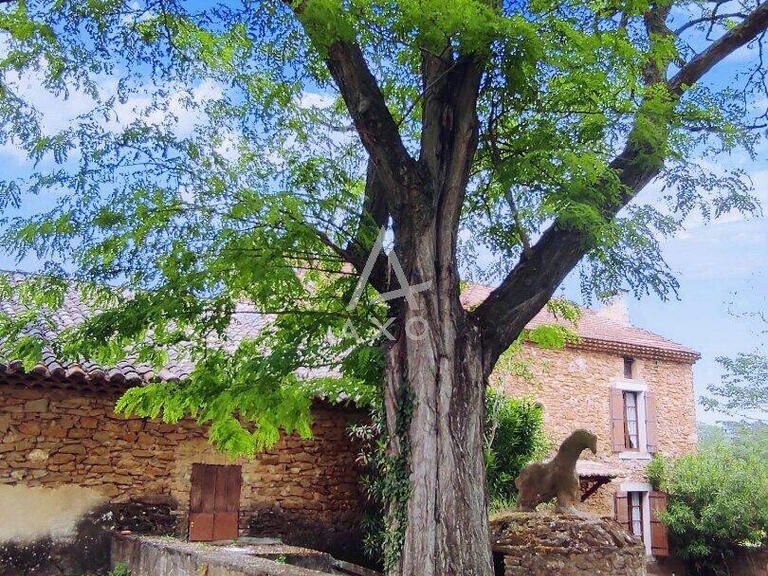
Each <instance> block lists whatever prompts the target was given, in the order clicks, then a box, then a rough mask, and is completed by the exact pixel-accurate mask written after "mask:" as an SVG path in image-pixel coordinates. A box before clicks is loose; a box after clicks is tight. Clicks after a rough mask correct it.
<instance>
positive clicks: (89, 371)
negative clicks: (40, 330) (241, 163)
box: [0, 286, 699, 559]
mask: <svg viewBox="0 0 768 576" xmlns="http://www.w3.org/2000/svg"><path fill="white" fill-rule="evenodd" d="M487 293H488V290H487V289H485V288H483V287H478V286H474V287H470V288H469V289H468V290H467V291H466V292H465V294H464V295H463V296H462V298H463V299H464V301H465V305H467V306H471V305H474V304H476V303H477V302H479V301H480V300H482V298H484V297H485V295H487ZM0 309H2V310H3V311H4V312H5V313H11V314H12V313H13V312H14V305H13V303H11V302H2V303H0ZM84 314H85V312H84V307H83V306H82V305H81V304H80V303H79V301H78V300H77V299H76V297H74V296H72V297H70V298H68V299H67V301H66V303H65V306H64V309H62V310H61V312H60V313H59V315H58V319H57V321H58V322H59V323H60V324H62V325H65V324H71V323H73V322H78V321H80V320H81V319H82V318H83V315H84ZM246 316H247V317H246ZM251 318H253V315H245V316H244V317H243V319H242V320H241V319H237V321H236V322H235V324H236V326H234V328H233V329H234V330H235V331H239V332H240V333H241V334H243V335H245V334H248V333H250V332H252V331H253V330H258V329H259V327H260V325H259V324H258V323H253V321H252V320H249V319H251ZM554 321H555V320H554V319H553V318H551V317H548V315H547V313H545V312H543V313H541V314H540V315H539V316H538V317H537V318H536V319H534V321H533V324H536V323H543V322H554ZM577 331H578V333H579V335H580V337H581V340H580V341H579V342H578V343H576V344H573V345H569V346H568V347H567V348H566V349H564V350H543V349H539V348H537V347H536V346H534V345H530V344H526V345H525V347H524V348H525V354H526V355H528V356H529V358H530V359H531V366H532V369H533V370H534V371H535V373H536V378H535V379H534V380H533V381H525V382H522V381H516V380H514V379H511V378H509V377H508V376H505V375H504V374H498V375H496V376H495V378H494V382H493V384H494V385H495V386H497V387H499V388H500V389H502V390H503V391H505V392H507V393H509V394H513V395H522V394H530V395H533V396H535V397H536V398H537V399H538V401H539V402H541V404H542V405H543V406H544V411H545V426H546V430H547V432H548V433H549V434H550V435H551V437H552V439H553V441H554V442H555V443H559V442H560V441H561V440H562V439H563V438H564V437H565V436H567V435H568V434H569V433H570V432H571V431H573V430H574V429H576V428H582V427H583V428H589V429H590V430H592V431H593V432H595V433H596V434H597V435H598V437H599V450H598V454H597V455H596V456H594V457H591V456H590V459H589V460H588V461H586V462H583V463H581V464H580V468H579V473H580V475H581V477H582V488H583V492H584V497H586V503H587V505H588V506H589V508H590V509H591V510H593V511H596V512H599V513H600V514H603V515H611V516H615V517H616V518H617V519H619V520H620V521H621V522H623V523H624V524H625V525H626V527H627V529H628V530H629V531H630V532H631V533H633V534H635V535H636V536H637V537H639V538H642V539H643V542H645V545H646V550H647V552H648V554H649V555H651V554H654V555H659V556H663V555H665V554H666V553H667V546H666V535H665V534H664V531H663V527H661V525H660V524H659V523H657V522H656V521H655V515H654V511H655V510H656V509H657V508H658V507H659V506H663V505H664V501H665V500H664V496H663V495H661V494H657V493H655V492H653V490H652V488H651V487H650V485H649V484H648V483H647V478H646V475H645V466H646V465H647V464H648V461H649V459H650V458H651V455H652V454H654V453H656V452H660V453H663V454H664V455H667V456H675V455H678V454H681V453H684V452H688V451H691V450H693V448H694V445H695V442H696V431H695V411H694V397H693V384H692V365H693V363H694V362H695V361H696V360H697V358H698V357H699V355H698V354H697V353H696V352H694V351H692V350H689V349H687V348H685V347H683V346H680V345H678V344H675V343H672V342H669V341H667V340H665V339H663V338H661V337H660V336H656V335H654V334H651V333H649V332H647V331H645V330H642V329H640V328H636V327H633V326H631V325H630V323H629V321H628V318H627V317H626V314H624V313H623V312H622V310H621V309H620V308H619V307H615V306H614V307H607V308H605V309H603V310H601V311H599V312H594V311H589V310H587V311H585V313H584V316H583V318H582V319H581V321H580V322H579V325H578V328H577ZM188 369H189V367H185V366H183V365H175V366H170V367H168V368H166V369H164V370H163V371H161V372H160V373H159V374H154V373H153V372H152V371H151V369H150V368H148V367H146V366H140V365H136V364H132V363H130V362H124V363H121V364H119V365H118V366H114V367H102V366H96V365H94V364H91V363H86V362H83V363H70V364H62V363H60V362H58V361H57V359H56V358H54V357H53V356H52V355H51V354H47V355H45V357H44V359H43V362H42V363H41V364H40V365H38V366H36V367H35V368H34V369H33V370H31V371H29V372H25V371H24V370H23V369H22V367H21V365H20V363H17V362H9V363H7V364H6V365H1V366H0V544H2V542H4V541H5V542H8V541H24V542H34V541H36V540H38V539H51V538H54V539H55V538H56V537H57V536H59V535H61V534H60V533H62V534H63V533H65V532H66V530H67V529H68V528H67V526H68V522H69V523H70V524H71V523H72V522H73V521H74V519H75V518H76V517H79V516H80V515H82V514H83V513H84V512H86V511H88V510H90V509H95V508H98V507H100V506H101V507H103V506H111V508H110V510H113V511H114V510H115V509H116V508H115V507H117V506H120V505H124V506H134V507H135V506H139V507H140V506H146V507H148V509H151V510H155V511H156V510H157V509H158V507H159V508H161V509H162V510H166V511H167V514H168V516H169V518H168V522H167V523H166V524H164V526H166V529H167V530H170V531H174V532H175V533H177V534H179V535H182V536H185V537H188V538H189V539H191V540H226V539H231V538H235V537H237V536H238V535H251V536H270V537H280V538H282V539H283V540H284V541H286V542H289V543H297V544H300V545H304V546H308V547H314V548H317V549H320V550H327V551H330V552H332V553H334V554H336V555H337V556H339V557H342V558H351V559H355V558H359V549H358V544H357V543H358V542H359V541H360V525H359V523H360V519H361V515H362V513H363V510H364V508H365V501H364V496H363V494H362V491H361V488H360V484H359V475H360V473H361V468H360V465H359V464H358V458H357V456H358V452H359V449H358V447H357V446H355V445H354V444H353V442H352V441H351V440H350V438H349V436H348V434H347V428H348V426H349V424H350V423H351V422H353V421H360V420H361V419H364V418H365V417H366V415H365V413H363V412H362V411H360V410H358V409H355V407H353V406H350V405H345V404H340V403H329V402H327V401H321V400H318V401H317V402H316V403H315V405H314V408H313V411H314V426H313V433H314V438H313V439H311V440H302V439H300V438H299V437H297V436H287V437H283V438H282V439H281V440H280V441H279V443H278V444H277V446H275V448H274V449H271V450H268V451H266V452H264V453H261V454H258V455H257V456H256V457H255V458H254V459H252V460H245V459H238V460H234V461H233V460H230V459H229V458H228V457H226V456H224V455H222V454H220V453H218V452H217V451H216V450H215V449H214V448H213V447H212V446H211V445H210V444H208V442H207V440H206V431H205V430H204V429H202V428H200V427H199V426H197V425H196V424H195V423H194V422H192V421H182V422H180V423H179V424H178V425H170V424H165V423H162V422H159V421H153V420H148V419H138V418H124V417H122V416H120V415H116V414H114V413H113V410H112V408H113V406H114V403H115V401H116V400H117V398H118V397H119V396H120V394H121V393H122V392H123V391H124V390H126V389H127V388H128V387H132V386H140V385H142V384H143V383H145V382H148V381H152V380H172V379H176V378H183V377H184V375H185V370H188ZM44 503H48V504H44ZM51 503H53V504H51ZM14 515H16V518H14ZM22 518H23V521H21V519H22ZM129 527H130V526H129ZM134 529H135V527H134ZM64 535H66V534H64Z"/></svg>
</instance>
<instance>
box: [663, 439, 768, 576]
mask: <svg viewBox="0 0 768 576" xmlns="http://www.w3.org/2000/svg"><path fill="white" fill-rule="evenodd" d="M746 446H747V444H745V443H744V441H743V440H739V441H736V440H734V439H731V438H727V437H717V438H715V439H714V440H710V441H709V442H707V443H705V444H703V445H702V446H700V449H699V451H698V453H696V454H691V455H687V456H683V457H681V458H679V459H677V460H676V461H674V462H672V463H669V464H666V463H664V461H662V460H660V459H657V460H654V461H653V462H652V463H651V466H649V477H650V478H651V482H652V483H653V484H654V486H660V487H661V488H663V489H665V491H666V492H668V493H669V505H668V508H667V511H666V512H663V513H661V514H660V518H661V520H662V522H664V523H665V524H666V525H667V526H668V527H669V534H670V539H671V544H672V548H673V552H674V553H675V555H677V556H678V557H680V558H682V559H683V560H685V561H686V562H687V564H688V565H689V568H690V569H691V571H692V572H693V573H696V574H720V573H726V572H727V568H726V566H727V562H728V559H729V558H732V557H733V555H734V553H736V552H737V551H738V550H740V549H743V548H747V547H754V546H765V545H768V461H766V460H765V459H764V458H762V457H761V456H760V451H761V448H760V447H759V446H754V447H753V449H746V448H745V447H746Z"/></svg>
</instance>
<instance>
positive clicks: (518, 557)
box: [491, 512, 646, 576]
mask: <svg viewBox="0 0 768 576" xmlns="http://www.w3.org/2000/svg"><path fill="white" fill-rule="evenodd" d="M491 537H492V543H493V552H494V566H495V571H496V575H497V576H550V575H552V574H557V575H558V576H618V575H621V576H645V574H646V558H645V547H644V546H643V544H642V543H641V542H640V541H638V540H636V539H635V538H633V537H632V536H630V535H629V534H627V532H625V531H624V530H623V529H622V528H621V526H620V525H619V524H617V523H616V522H614V521H613V520H607V519H605V518H598V517H591V518H582V517H580V516H575V515H565V514H556V513H542V512H534V513H526V512H510V513H507V514H505V515H503V516H499V517H496V518H493V519H492V520H491Z"/></svg>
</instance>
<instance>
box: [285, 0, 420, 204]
mask: <svg viewBox="0 0 768 576" xmlns="http://www.w3.org/2000/svg"><path fill="white" fill-rule="evenodd" d="M286 3H288V4H289V5H291V6H293V10H294V13H295V14H296V16H297V18H298V20H299V22H301V24H302V26H303V27H304V31H305V32H306V33H307V35H308V36H309V37H310V39H311V40H312V41H313V43H314V44H315V46H316V47H317V49H318V50H319V51H321V52H322V53H324V54H325V63H326V66H327V67H328V70H329V72H330V73H331V76H332V77H333V79H334V82H335V83H336V86H337V87H338V89H339V92H340V93H341V97H342V98H343V99H344V103H345V104H346V107H347V110H348V111H349V114H350V116H351V117H352V122H353V123H354V125H355V129H356V130H357V133H358V135H359V136H360V140H361V141H362V143H363V146H364V147H365V149H366V150H367V151H368V154H369V156H370V158H371V161H372V162H373V164H374V165H375V166H376V170H377V173H378V175H379V177H380V178H381V181H382V183H383V184H384V187H385V189H386V190H387V199H388V204H389V208H390V212H391V213H392V214H395V213H397V212H398V210H397V209H396V208H397V207H398V206H399V205H401V204H405V203H406V201H407V199H408V196H409V195H410V194H413V193H415V192H416V193H418V192H419V191H420V189H421V185H420V183H421V182H420V180H421V178H420V171H419V169H418V164H417V162H416V161H415V160H414V159H413V157H411V155H410V154H409V153H408V150H407V149H406V148H405V145H404V144H403V141H402V138H401V136H400V131H399V129H398V126H397V123H396V122H395V120H394V118H392V115H391V114H390V112H389V108H388V107H387V104H386V101H385V99H384V95H383V94H382V92H381V89H380V87H379V85H378V82H377V81H376V78H375V77H374V75H373V73H372V72H371V69H370V68H369V66H368V63H367V62H366V60H365V56H364V55H363V52H362V50H361V48H360V46H359V45H358V44H357V42H355V41H353V40H349V39H346V38H344V37H342V35H341V34H340V35H339V37H338V38H337V39H336V40H334V41H332V42H331V43H330V44H328V45H325V44H324V43H323V42H322V41H320V40H318V39H317V38H316V35H315V34H314V32H313V30H312V27H311V25H308V24H307V22H306V20H305V18H304V17H303V15H304V11H305V8H306V6H305V3H304V2H301V3H299V4H298V5H296V4H293V3H292V2H289V1H288V0H286Z"/></svg>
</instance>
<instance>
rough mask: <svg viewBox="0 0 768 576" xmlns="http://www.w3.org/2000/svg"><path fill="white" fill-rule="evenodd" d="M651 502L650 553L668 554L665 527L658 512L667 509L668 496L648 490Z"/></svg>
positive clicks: (667, 536)
mask: <svg viewBox="0 0 768 576" xmlns="http://www.w3.org/2000/svg"><path fill="white" fill-rule="evenodd" d="M648 497H649V498H650V504H651V554H653V555H654V556H669V535H668V533H667V527H666V525H665V524H663V523H662V522H661V520H659V517H658V513H659V512H661V511H663V510H666V509H667V499H668V496H667V495H666V494H664V493H663V492H649V493H648Z"/></svg>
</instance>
